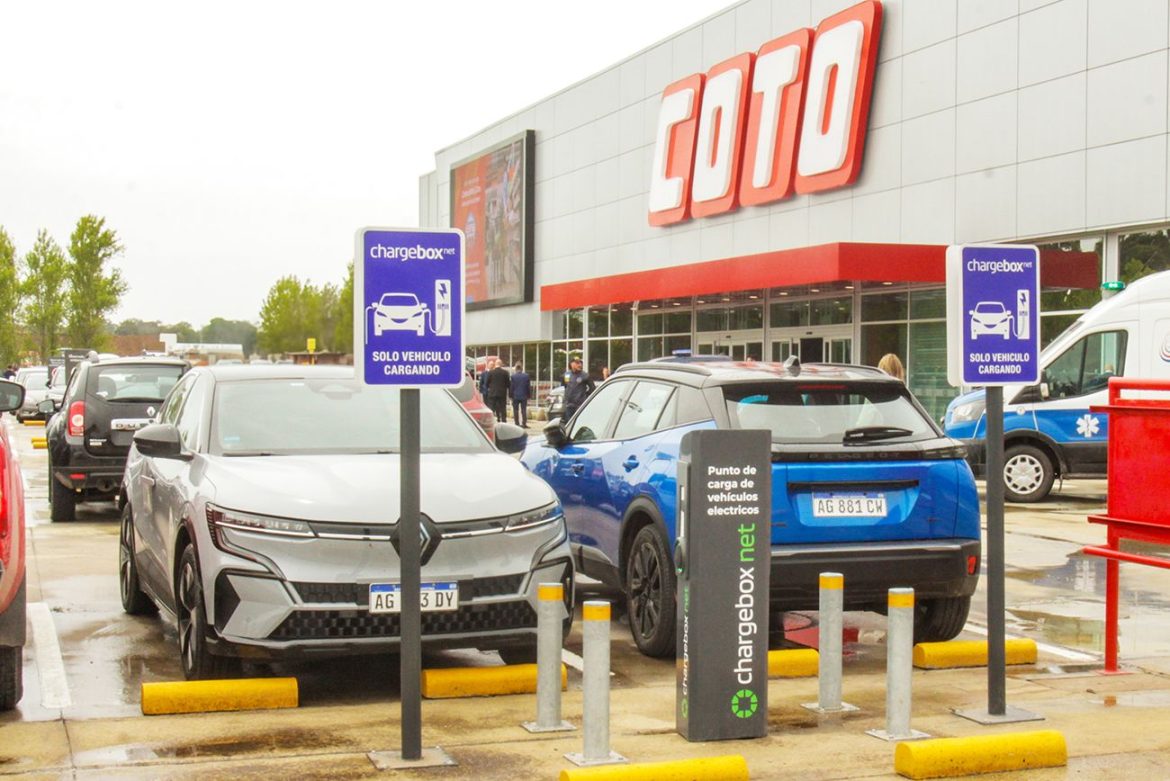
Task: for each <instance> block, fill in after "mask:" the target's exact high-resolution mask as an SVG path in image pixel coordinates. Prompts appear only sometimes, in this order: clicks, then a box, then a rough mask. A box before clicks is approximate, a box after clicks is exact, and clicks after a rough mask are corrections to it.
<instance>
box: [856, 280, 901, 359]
mask: <svg viewBox="0 0 1170 781" xmlns="http://www.w3.org/2000/svg"><path fill="white" fill-rule="evenodd" d="M908 310H909V295H908V294H907V293H906V292H905V291H900V292H896V293H872V294H870V295H864V296H862V297H861V322H863V323H872V322H874V321H877V320H905V319H906V315H907V313H908ZM867 354H868V353H867ZM878 357H879V358H880V357H881V356H880V355H879V356H878Z"/></svg>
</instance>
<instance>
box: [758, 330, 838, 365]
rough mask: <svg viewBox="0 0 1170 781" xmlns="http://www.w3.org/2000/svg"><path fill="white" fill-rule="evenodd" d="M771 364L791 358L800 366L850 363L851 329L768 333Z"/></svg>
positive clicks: (775, 331)
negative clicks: (801, 364) (794, 358)
mask: <svg viewBox="0 0 1170 781" xmlns="http://www.w3.org/2000/svg"><path fill="white" fill-rule="evenodd" d="M769 336H770V337H771V338H770V344H769V347H770V348H771V350H770V352H771V360H773V361H776V362H779V363H783V362H784V361H785V359H787V358H788V356H790V355H795V356H796V357H798V358H800V362H801V363H850V362H852V360H853V332H852V327H851V326H845V327H841V326H828V327H825V328H823V329H821V328H818V329H817V330H816V331H809V330H808V329H807V328H798V329H797V328H783V329H779V328H778V329H776V330H774V331H772V332H770V333H769Z"/></svg>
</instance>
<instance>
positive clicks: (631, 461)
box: [622, 456, 638, 472]
mask: <svg viewBox="0 0 1170 781" xmlns="http://www.w3.org/2000/svg"><path fill="white" fill-rule="evenodd" d="M622 466H623V467H625V470H626V471H627V472H629V471H630V470H632V469H637V468H638V457H637V456H630V457H629V458H627V459H626V460H625V461H623V462H622Z"/></svg>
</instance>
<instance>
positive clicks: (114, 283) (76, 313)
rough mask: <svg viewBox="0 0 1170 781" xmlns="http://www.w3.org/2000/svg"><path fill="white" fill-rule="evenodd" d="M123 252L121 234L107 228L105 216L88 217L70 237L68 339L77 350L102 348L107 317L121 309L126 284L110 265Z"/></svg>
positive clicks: (83, 218) (80, 222)
mask: <svg viewBox="0 0 1170 781" xmlns="http://www.w3.org/2000/svg"><path fill="white" fill-rule="evenodd" d="M121 251H122V245H121V244H119V243H118V234H117V233H115V232H114V231H113V230H110V229H108V228H106V221H105V218H103V217H96V216H94V215H92V214H87V215H85V216H84V217H82V218H81V219H79V220H78V221H77V227H76V228H74V230H73V235H71V236H70V237H69V256H70V258H72V262H71V263H70V264H69V296H68V319H69V328H68V334H69V340H70V342H72V344H73V345H75V346H78V347H93V348H94V349H97V350H100V349H102V347H103V346H104V345H103V342H105V341H106V333H105V327H104V326H105V317H106V315H107V314H108V313H109V312H111V311H113V310H114V309H115V308H117V306H118V301H119V300H121V298H122V294H123V293H125V292H126V282H125V281H124V280H123V279H122V275H121V272H119V271H118V269H114V268H111V269H109V271H108V272H107V271H106V268H107V264H108V263H110V262H111V261H112V260H113V259H114V257H115V256H117V255H118V253H120V252H121Z"/></svg>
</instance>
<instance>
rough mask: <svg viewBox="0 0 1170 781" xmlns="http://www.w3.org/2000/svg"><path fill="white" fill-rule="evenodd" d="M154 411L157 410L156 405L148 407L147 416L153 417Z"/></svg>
mask: <svg viewBox="0 0 1170 781" xmlns="http://www.w3.org/2000/svg"><path fill="white" fill-rule="evenodd" d="M154 412H155V410H154V407H147V408H146V416H147V417H150V418H153V417H154Z"/></svg>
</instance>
